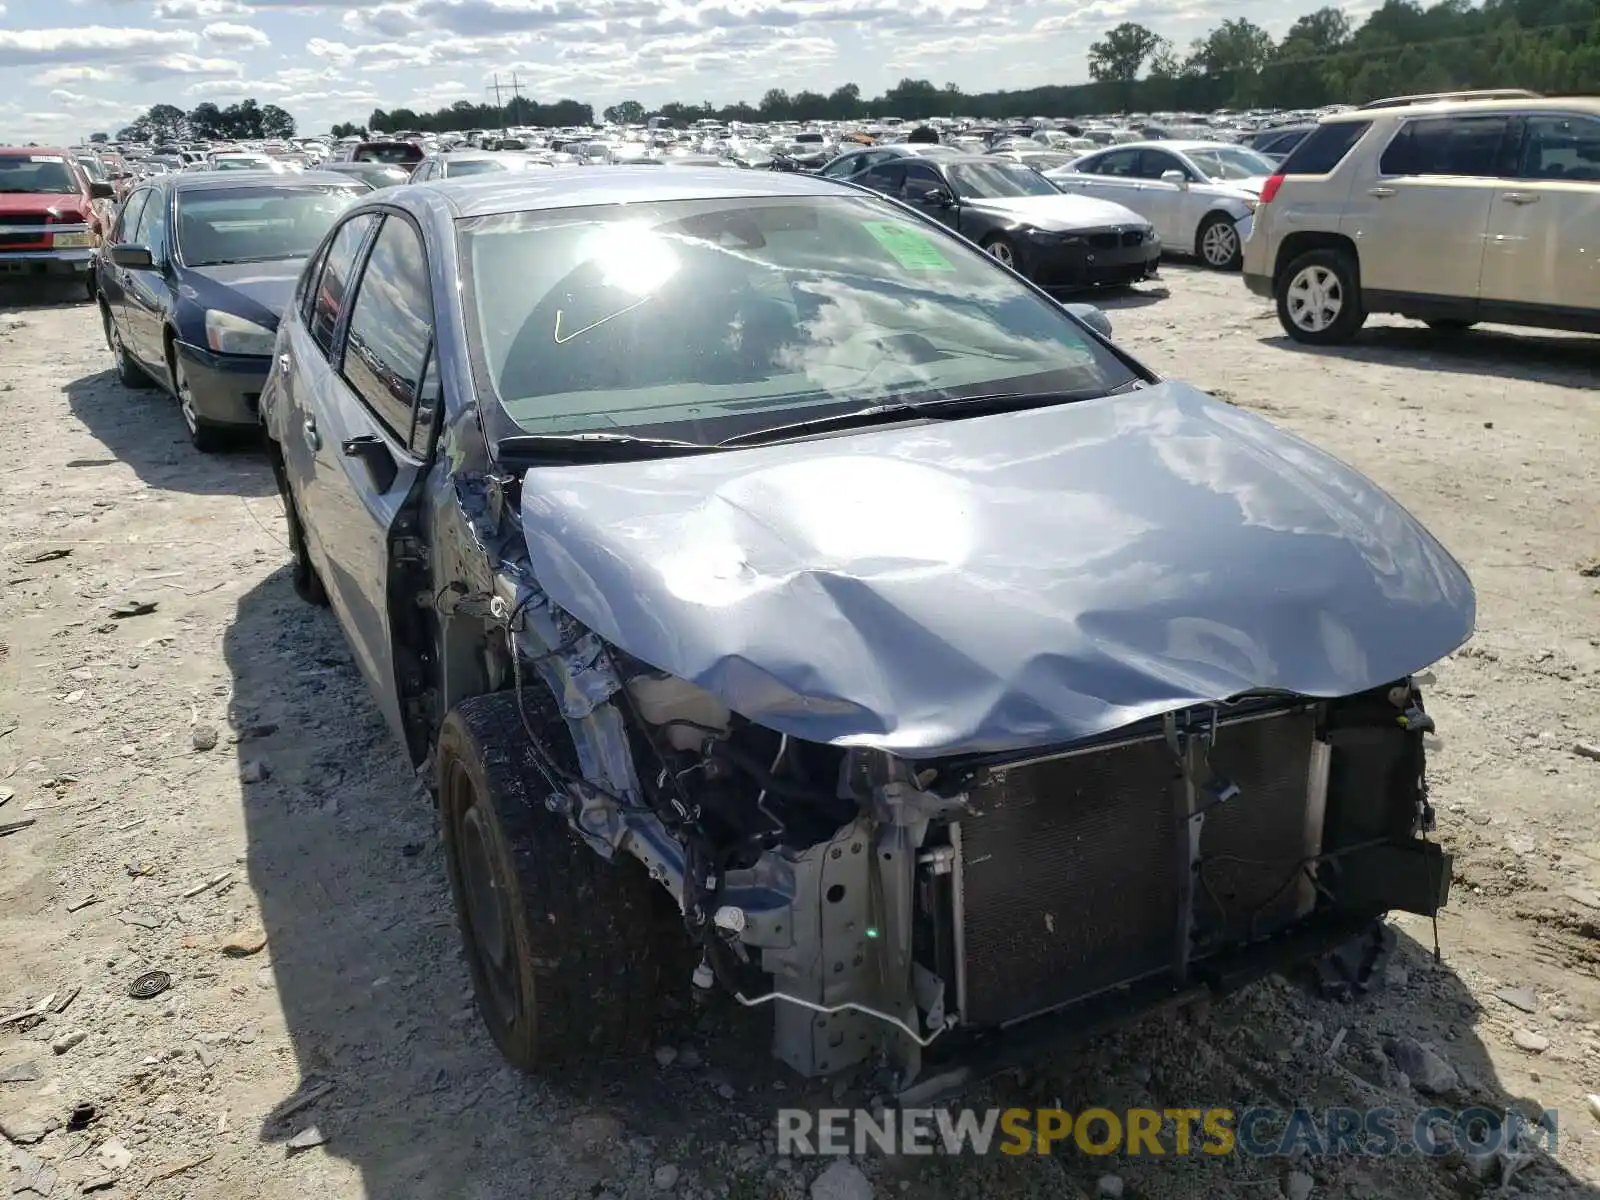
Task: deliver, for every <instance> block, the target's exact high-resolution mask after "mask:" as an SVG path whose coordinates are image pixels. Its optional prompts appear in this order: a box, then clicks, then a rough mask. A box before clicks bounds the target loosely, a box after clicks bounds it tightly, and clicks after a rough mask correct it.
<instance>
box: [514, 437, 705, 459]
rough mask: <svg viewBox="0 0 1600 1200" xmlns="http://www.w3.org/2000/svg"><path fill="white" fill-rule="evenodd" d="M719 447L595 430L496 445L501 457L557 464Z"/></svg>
mask: <svg viewBox="0 0 1600 1200" xmlns="http://www.w3.org/2000/svg"><path fill="white" fill-rule="evenodd" d="M717 448H718V447H716V446H711V445H707V444H706V443H704V442H686V441H683V440H682V439H680V438H658V437H639V436H638V435H636V434H632V433H611V432H608V431H607V430H603V429H601V430H593V431H590V432H588V433H519V434H514V435H512V436H511V437H503V438H501V439H500V440H499V441H498V442H496V443H495V451H496V454H497V455H498V456H499V457H500V458H519V459H537V460H540V461H554V462H590V461H597V460H598V461H607V460H618V459H620V460H626V459H631V458H672V457H674V456H676V455H682V454H704V453H706V452H707V451H710V450H716V449H717Z"/></svg>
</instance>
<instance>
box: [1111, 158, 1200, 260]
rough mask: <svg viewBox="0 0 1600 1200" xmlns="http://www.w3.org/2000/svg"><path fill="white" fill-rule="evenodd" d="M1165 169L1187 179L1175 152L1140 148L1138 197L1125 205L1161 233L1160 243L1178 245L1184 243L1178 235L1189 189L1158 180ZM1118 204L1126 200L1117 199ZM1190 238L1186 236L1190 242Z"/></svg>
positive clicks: (1185, 169) (1184, 168)
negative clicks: (1133, 201) (1135, 202)
mask: <svg viewBox="0 0 1600 1200" xmlns="http://www.w3.org/2000/svg"><path fill="white" fill-rule="evenodd" d="M1167 171H1179V172H1182V174H1183V177H1184V178H1185V179H1189V178H1190V172H1189V170H1188V169H1187V168H1186V167H1185V166H1184V165H1183V163H1182V162H1180V161H1179V160H1178V158H1177V157H1176V156H1175V155H1173V154H1170V153H1168V152H1167V151H1165V150H1141V151H1140V152H1139V177H1140V186H1139V200H1138V203H1137V204H1129V205H1128V207H1129V208H1132V209H1134V211H1136V212H1137V213H1138V214H1139V215H1140V216H1142V217H1143V218H1144V219H1145V220H1147V221H1149V222H1150V224H1152V225H1154V226H1155V227H1156V233H1158V234H1160V235H1161V241H1162V243H1163V244H1164V245H1168V246H1181V245H1185V244H1188V243H1186V242H1185V241H1184V240H1183V238H1182V236H1181V234H1182V230H1183V213H1184V204H1185V201H1187V200H1188V199H1189V188H1188V187H1187V186H1182V187H1180V186H1179V185H1178V184H1176V183H1168V182H1167V181H1166V180H1164V179H1162V178H1161V176H1162V174H1163V173H1164V172H1167ZM1191 182H1192V181H1191ZM1118 203H1119V204H1120V203H1126V202H1125V201H1122V200H1118ZM1192 240H1193V239H1190V241H1191V242H1192Z"/></svg>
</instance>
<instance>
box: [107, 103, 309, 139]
mask: <svg viewBox="0 0 1600 1200" xmlns="http://www.w3.org/2000/svg"><path fill="white" fill-rule="evenodd" d="M294 130H295V124H294V118H293V117H291V116H290V115H289V114H288V113H287V112H285V111H284V110H283V109H281V108H279V107H278V106H277V105H276V104H257V103H256V102H255V100H253V99H252V100H241V101H239V102H238V103H236V104H230V105H228V107H227V108H218V107H217V106H216V105H215V104H212V103H211V102H210V101H207V102H206V103H204V104H197V105H195V106H194V107H193V108H192V109H190V110H189V111H188V112H184V111H183V109H181V108H179V107H178V106H177V105H176V104H157V105H155V106H153V107H151V108H150V109H148V110H147V111H146V112H145V113H144V115H143V116H141V117H139V118H138V119H137V120H136V121H134V122H133V123H132V124H130V125H125V126H123V128H121V129H119V130H118V131H117V141H119V142H186V141H190V140H191V139H198V140H200V141H241V140H247V139H255V138H287V137H293V136H294ZM96 136H97V137H100V139H101V140H104V138H103V136H102V135H96Z"/></svg>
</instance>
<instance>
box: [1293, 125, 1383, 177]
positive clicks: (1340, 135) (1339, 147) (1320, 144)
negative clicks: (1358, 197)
mask: <svg viewBox="0 0 1600 1200" xmlns="http://www.w3.org/2000/svg"><path fill="white" fill-rule="evenodd" d="M1371 128H1372V122H1371V121H1336V122H1333V123H1331V124H1328V125H1318V126H1317V127H1316V128H1315V129H1313V130H1312V131H1311V132H1310V133H1308V134H1306V136H1305V137H1304V138H1302V139H1301V141H1300V144H1299V145H1297V146H1296V147H1295V148H1294V149H1293V150H1292V151H1291V152H1290V153H1289V157H1288V158H1286V159H1284V162H1283V166H1282V167H1281V168H1280V171H1281V173H1282V174H1284V175H1326V174H1328V172H1330V171H1332V170H1333V169H1334V168H1335V167H1337V166H1338V165H1339V164H1340V163H1342V162H1343V161H1344V157H1345V155H1347V154H1349V153H1350V150H1351V148H1352V147H1354V146H1355V144H1356V143H1357V142H1359V141H1360V140H1361V138H1362V135H1364V134H1365V133H1366V132H1367V130H1369V129H1371Z"/></svg>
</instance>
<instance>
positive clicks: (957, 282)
mask: <svg viewBox="0 0 1600 1200" xmlns="http://www.w3.org/2000/svg"><path fill="white" fill-rule="evenodd" d="M1094 317H1095V314H1094V313H1093V312H1081V311H1080V312H1074V311H1072V310H1070V309H1068V308H1066V307H1065V306H1063V305H1060V304H1058V303H1056V302H1055V301H1053V300H1052V299H1051V298H1050V297H1049V296H1048V295H1047V294H1045V293H1044V292H1043V291H1041V290H1040V289H1039V288H1037V287H1035V286H1034V285H1033V284H1031V283H1030V282H1028V280H1026V279H1024V278H1023V277H1022V276H1020V275H1019V274H1017V273H1016V272H1015V271H1012V270H1009V269H1007V267H1005V266H1004V265H1002V264H1001V263H1000V262H998V261H997V260H996V259H995V258H994V257H992V256H990V255H988V254H986V253H984V251H983V250H982V249H980V248H979V247H978V246H977V245H975V244H973V243H972V242H970V241H968V240H965V239H963V238H961V237H960V236H958V235H957V234H956V233H954V232H952V231H951V230H949V229H948V228H946V227H945V226H944V225H942V224H940V223H938V222H936V221H933V220H930V219H928V218H927V217H925V216H923V215H920V214H919V213H918V212H916V211H915V210H913V209H912V208H910V207H909V206H907V205H904V204H899V203H895V202H893V201H891V200H888V199H885V198H883V197H880V196H877V195H874V194H872V193H870V192H867V191H865V190H863V189H861V188H857V187H854V186H851V185H849V184H845V183H838V182H834V181H831V180H828V179H820V178H817V177H815V176H810V175H802V174H792V173H785V172H774V171H729V170H724V169H721V168H717V167H711V168H704V169H700V168H694V167H686V168H683V169H682V170H664V169H663V168H662V167H660V166H659V165H658V166H654V167H624V166H611V167H604V168H584V169H570V170H569V169H557V170H549V171H540V172H529V173H519V174H516V175H506V174H501V175H495V176H488V177H484V178H483V179H481V180H465V181H462V182H459V183H448V182H447V183H440V184H434V183H424V184H420V185H407V186H404V187H398V188H392V189H388V190H385V191H382V192H378V193H375V194H374V195H373V196H371V197H369V198H368V199H367V200H365V201H364V202H362V203H360V204H358V205H356V206H354V207H353V208H351V209H349V210H348V211H347V212H345V213H344V214H343V215H342V216H341V217H340V218H339V219H338V221H337V223H336V224H335V226H334V228H333V229H332V230H331V231H330V233H329V234H328V236H327V238H326V239H325V240H324V242H323V245H322V246H321V247H320V248H319V249H318V250H317V251H316V252H315V253H314V254H313V255H312V257H311V259H310V260H309V262H308V264H307V267H306V270H305V272H304V275H303V276H302V279H301V282H300V286H299V288H298V290H297V292H296V294H295V298H294V300H293V302H292V303H291V305H290V307H289V308H288V310H287V311H286V312H285V314H284V317H283V321H282V323H281V327H280V328H279V331H278V340H277V344H276V346H275V350H274V353H275V359H274V361H275V364H276V365H275V368H274V370H273V373H272V375H271V377H270V378H269V380H268V382H267V385H266V388H265V390H264V391H263V393H262V397H261V410H262V418H263V421H264V422H265V424H266V427H267V433H268V435H269V441H268V453H269V455H270V457H271V461H272V465H273V468H274V470H275V472H276V474H277V477H278V482H279V487H280V488H281V490H282V493H283V497H284V501H285V507H286V510H287V516H288V526H289V535H290V549H291V552H292V554H293V557H294V564H293V571H294V582H295V586H296V588H297V590H298V591H299V592H300V593H301V595H303V596H304V597H305V598H306V599H307V600H310V601H313V602H320V603H327V604H330V605H331V606H332V608H333V611H334V614H335V615H336V616H337V618H338V620H339V623H340V624H341V625H342V626H343V628H344V632H345V635H346V637H347V638H348V639H349V641H350V644H351V646H352V648H353V650H354V654H355V658H356V661H357V663H358V665H359V667H360V669H361V671H362V672H363V673H364V674H365V675H366V677H367V679H368V681H369V682H370V684H371V686H372V689H373V693H374V695H375V697H376V699H377V702H378V704H379V706H380V707H381V709H382V711H383V714H384V716H385V718H386V719H387V721H388V722H389V724H390V726H391V727H392V728H393V730H394V732H395V735H396V740H397V742H398V743H399V745H400V746H401V747H403V748H404V749H403V752H404V753H405V755H406V758H407V760H408V765H410V766H412V767H414V768H416V769H418V770H420V771H423V772H424V774H425V777H428V778H431V779H432V780H433V781H434V783H435V787H436V795H437V799H438V804H439V821H440V829H441V834H442V839H443V849H444V860H445V865H446V868H447V870H448V872H449V876H450V881H451V885H452V888H453V890H454V893H455V899H456V905H457V909H458V912H459V916H460V924H461V928H462V931H463V936H464V940H465V948H466V955H467V961H468V965H469V967H470V969H471V972H472V978H473V984H474V988H475V991H476V994H477V1000H478V1007H479V1009H480V1011H481V1012H482V1014H483V1017H484V1020H485V1023H486V1025H487V1026H488V1029H489V1031H490V1033H491V1034H492V1036H493V1037H494V1039H495V1041H496V1043H497V1044H498V1045H499V1047H500V1049H501V1050H502V1052H503V1053H504V1054H505V1055H506V1056H507V1057H508V1058H509V1059H510V1060H511V1061H512V1062H514V1063H516V1064H518V1065H519V1066H522V1067H528V1068H543V1067H546V1066H563V1065H565V1064H568V1063H571V1062H574V1061H580V1060H583V1059H586V1058H590V1057H600V1056H604V1055H609V1054H626V1053H629V1052H631V1051H635V1050H637V1049H640V1048H642V1047H648V1046H649V1045H651V1044H652V1037H653V1035H654V1031H653V1030H652V1028H651V1026H652V1022H653V1020H654V1018H655V1017H656V1016H657V1014H658V1013H660V1012H661V1011H662V1009H663V1008H664V1007H670V1006H668V1005H663V1003H662V1001H663V997H664V996H666V995H667V994H669V993H670V992H671V991H673V990H674V989H681V990H682V991H683V992H685V993H689V992H690V991H691V989H706V988H710V987H712V986H714V985H715V984H721V985H723V986H724V987H726V988H728V989H729V990H731V991H732V992H733V993H734V994H735V996H736V997H737V998H738V1000H739V1001H740V1002H741V1003H743V1004H745V1005H750V1006H760V1005H767V1004H771V1006H772V1008H773V1010H774V1018H773V1025H772V1028H773V1039H774V1041H773V1049H774V1052H775V1053H776V1055H777V1056H778V1057H779V1058H781V1059H782V1060H783V1061H784V1062H786V1063H789V1064H790V1065H791V1066H792V1067H794V1068H795V1069H796V1070H798V1071H800V1072H801V1073H803V1074H807V1075H823V1074H828V1073H833V1072H839V1071H845V1070H852V1069H854V1068H856V1067H858V1066H860V1065H862V1064H864V1063H868V1062H874V1061H878V1060H886V1062H887V1064H888V1065H889V1066H891V1067H892V1068H893V1075H892V1076H891V1078H892V1079H893V1080H894V1081H895V1082H896V1084H897V1085H898V1094H899V1095H900V1096H901V1097H902V1098H905V1097H906V1096H907V1095H908V1094H909V1093H910V1091H911V1089H913V1088H916V1087H917V1086H919V1085H918V1083H917V1081H918V1080H919V1078H920V1079H925V1080H926V1081H927V1082H928V1086H929V1087H930V1088H934V1089H937V1088H938V1087H941V1086H944V1085H946V1084H949V1083H951V1082H952V1081H958V1082H959V1081H972V1080H976V1079H978V1078H981V1077H982V1072H985V1071H994V1070H998V1069H1002V1067H1003V1066H1004V1065H1006V1064H1007V1063H1008V1062H1009V1063H1012V1064H1014V1063H1017V1062H1026V1061H1032V1060H1033V1058H1034V1057H1035V1056H1036V1055H1037V1053H1038V1049H1039V1046H1040V1045H1041V1044H1042V1041H1043V1039H1045V1038H1047V1037H1054V1036H1057V1035H1059V1034H1062V1033H1065V1032H1070V1031H1072V1030H1074V1029H1082V1028H1086V1027H1092V1026H1094V1025H1095V1024H1097V1023H1098V1022H1101V1021H1104V1020H1107V1019H1122V1018H1125V1017H1127V1016H1131V1015H1132V1014H1134V1013H1137V1012H1139V1011H1141V1010H1143V1009H1147V1008H1151V1007H1155V1006H1158V1005H1164V1004H1169V1003H1171V1002H1172V1001H1173V1000H1174V999H1175V998H1177V997H1180V996H1191V995H1198V994H1200V993H1201V991H1203V990H1204V989H1206V988H1210V987H1215V988H1217V989H1218V990H1225V989H1226V988H1228V987H1233V986H1237V985H1238V984H1240V983H1242V982H1244V981H1246V980H1248V979H1250V978H1252V977H1253V976H1255V975H1257V974H1259V973H1261V972H1264V971H1266V970H1270V969H1273V968H1275V967H1279V966H1287V965H1289V964H1291V963H1294V962H1296V961H1299V960H1301V959H1303V958H1306V957H1309V956H1313V955H1315V954H1318V953H1320V952H1322V951H1323V950H1326V949H1328V948H1331V947H1333V946H1337V945H1340V944H1342V943H1344V942H1346V941H1348V940H1349V939H1351V938H1353V937H1363V938H1368V939H1381V937H1382V936H1383V931H1382V928H1381V926H1380V924H1379V922H1378V920H1377V918H1378V917H1379V915H1380V914H1382V913H1383V912H1385V911H1386V910H1389V909H1404V910H1407V911H1410V912H1417V913H1423V914H1431V913H1435V912H1436V911H1437V910H1438V907H1439V906H1440V905H1441V904H1442V903H1443V902H1444V899H1445V895H1446V893H1447V892H1448V885H1449V881H1450V878H1451V871H1450V860H1449V856H1448V854H1445V853H1443V851H1441V849H1440V847H1439V845H1438V844H1437V843H1436V842H1433V841H1431V840H1430V839H1429V838H1428V837H1427V833H1428V831H1429V830H1430V829H1431V827H1432V826H1431V815H1432V810H1431V808H1430V807H1429V804H1428V799H1427V792H1426V790H1425V785H1424V744H1423V734H1424V733H1425V732H1426V731H1427V730H1428V729H1430V728H1432V725H1431V719H1430V718H1429V717H1428V716H1427V714H1426V713H1425V712H1424V710H1423V705H1422V698H1421V693H1420V691H1419V689H1418V686H1417V684H1418V681H1417V680H1416V679H1414V678H1413V677H1412V673H1413V672H1415V671H1418V670H1420V668H1422V667H1424V666H1426V665H1427V664H1429V663H1431V662H1433V661H1434V660H1436V659H1438V658H1440V657H1442V656H1443V655H1445V654H1448V653H1449V652H1451V651H1452V650H1454V649H1455V648H1456V647H1457V646H1459V645H1460V644H1461V643H1462V642H1463V641H1464V640H1465V638H1466V637H1467V636H1468V634H1469V633H1470V632H1471V629H1472V622H1473V613H1474V598H1473V593H1472V587H1471V584H1470V582H1469V581H1468V580H1467V578H1466V576H1465V574H1464V573H1463V572H1462V570H1461V568H1460V567H1459V566H1458V565H1457V564H1456V563H1455V561H1454V560H1453V559H1451V558H1450V556H1449V554H1448V553H1446V551H1445V550H1444V549H1443V548H1442V547H1441V546H1440V545H1439V544H1438V543H1437V542H1436V541H1434V539H1433V538H1432V537H1431V536H1429V535H1428V533H1427V532H1426V531H1425V530H1424V529H1423V528H1422V527H1421V526H1420V525H1419V524H1418V523H1417V522H1416V520H1415V519H1414V518H1413V517H1411V515H1410V514H1408V513H1407V512H1405V510H1404V509H1402V508H1401V507H1400V506H1399V505H1398V504H1397V503H1396V502H1395V501H1394V500H1393V499H1391V498H1390V497H1389V496H1387V495H1386V494H1384V493H1383V492H1382V491H1381V490H1379V489H1378V488H1377V487H1375V486H1374V485H1373V484H1372V483H1370V482H1368V481H1367V480H1365V479H1363V478H1362V477H1361V476H1360V475H1358V474H1357V473H1356V472H1355V471H1353V470H1352V469H1351V468H1349V467H1347V466H1345V465H1344V464H1342V463H1339V462H1338V461H1336V460H1334V459H1333V458H1331V457H1329V456H1328V455H1326V454H1324V453H1322V452H1321V451H1319V450H1317V449H1315V448H1314V447H1312V446H1310V445H1308V444H1307V443H1305V442H1303V441H1301V440H1299V439H1298V438H1296V437H1294V436H1293V435H1291V434H1288V433H1285V432H1283V431H1281V430H1278V429H1276V428H1274V427H1273V426H1272V425H1270V424H1268V423H1267V422H1266V421H1264V420H1263V419H1261V418H1260V417H1258V416H1256V415H1255V414H1253V413H1250V412H1248V411H1246V410H1244V409H1241V408H1237V407H1235V406H1233V405H1230V404H1226V403H1224V402H1222V401H1220V400H1218V399H1216V398H1215V397H1212V396H1209V395H1206V394H1204V393H1201V392H1198V391H1196V390H1195V389H1194V388H1191V387H1186V386H1185V385H1183V384H1181V383H1178V382H1175V381H1169V380H1162V379H1159V378H1158V377H1156V376H1155V375H1153V374H1152V373H1151V372H1150V371H1148V370H1146V369H1145V368H1144V367H1142V366H1141V365H1140V364H1139V363H1138V362H1136V361H1135V360H1133V359H1132V358H1130V357H1129V356H1127V355H1126V354H1124V353H1122V352H1121V351H1120V350H1119V349H1117V347H1116V346H1115V345H1113V344H1112V342H1111V341H1110V340H1109V338H1108V337H1107V336H1105V325H1104V322H1103V321H1100V322H1098V323H1097V322H1096V321H1095V320H1094V319H1093V318H1094ZM658 885H659V886H658ZM662 889H665V891H664V892H663V891H662ZM1369 944H1376V943H1375V942H1373V943H1369ZM1364 949H1365V948H1364ZM1372 952H1373V953H1376V951H1372ZM687 998H688V997H687V995H686V996H685V997H684V999H685V1000H687ZM683 1007H687V1005H684V1006H683ZM654 1044H656V1045H659V1044H660V1042H659V1040H655V1041H654ZM921 1095H922V1096H923V1099H919V1100H915V1101H908V1102H913V1103H919V1104H920V1103H925V1102H928V1101H927V1096H928V1092H927V1090H926V1089H924V1090H923V1092H922V1093H921Z"/></svg>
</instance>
